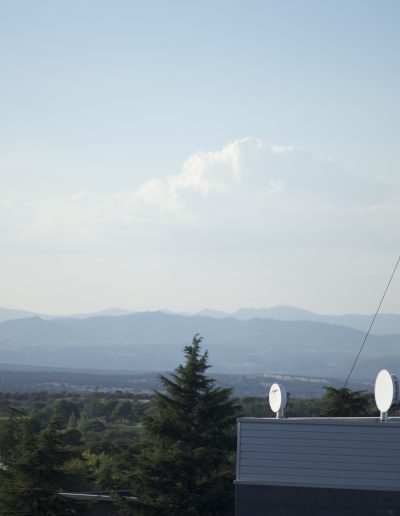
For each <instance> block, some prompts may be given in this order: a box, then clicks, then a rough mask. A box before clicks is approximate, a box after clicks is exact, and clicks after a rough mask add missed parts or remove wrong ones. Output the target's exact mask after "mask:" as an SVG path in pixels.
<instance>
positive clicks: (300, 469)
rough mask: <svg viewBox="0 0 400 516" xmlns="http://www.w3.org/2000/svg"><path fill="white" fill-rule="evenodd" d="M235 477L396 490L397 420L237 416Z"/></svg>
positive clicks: (399, 480) (399, 473)
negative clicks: (353, 421)
mask: <svg viewBox="0 0 400 516" xmlns="http://www.w3.org/2000/svg"><path fill="white" fill-rule="evenodd" d="M240 425H241V426H240V434H239V436H238V458H237V465H238V470H237V481H239V482H240V481H246V482H250V483H251V481H254V483H265V484H270V485H272V484H275V485H276V484H277V483H280V484H281V485H298V486H301V485H315V486H319V487H325V486H326V487H327V486H329V487H332V486H333V487H334V486H338V487H349V488H350V487H353V488H359V489H368V488H377V489H385V488H388V489H394V490H400V425H397V424H396V425H391V424H379V423H375V422H373V423H369V424H354V425H350V424H347V423H340V422H334V421H332V422H325V423H324V424H319V423H318V422H315V421H309V422H307V421H306V420H304V421H303V422H294V421H293V420H292V421H291V420H288V421H286V420H282V421H278V420H268V419H265V420H254V421H249V420H247V421H241V422H240Z"/></svg>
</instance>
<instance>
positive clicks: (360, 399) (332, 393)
mask: <svg viewBox="0 0 400 516" xmlns="http://www.w3.org/2000/svg"><path fill="white" fill-rule="evenodd" d="M368 408H369V400H368V398H367V396H366V395H365V392H363V391H352V390H351V389H348V388H347V387H341V388H339V389H335V388H334V387H325V395H324V397H323V398H322V409H321V416H326V417H362V416H366V415H367V414H368Z"/></svg>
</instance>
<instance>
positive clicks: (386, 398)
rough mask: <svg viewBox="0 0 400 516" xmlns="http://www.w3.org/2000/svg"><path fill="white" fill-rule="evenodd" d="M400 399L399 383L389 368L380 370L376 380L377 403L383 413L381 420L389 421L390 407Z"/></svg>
mask: <svg viewBox="0 0 400 516" xmlns="http://www.w3.org/2000/svg"><path fill="white" fill-rule="evenodd" d="M398 399H399V384H398V381H397V378H396V376H395V375H394V374H391V373H390V372H389V371H388V370H387V369H382V370H381V371H379V373H378V375H377V377H376V380H375V403H376V406H377V407H378V409H379V410H380V413H381V421H387V419H388V416H387V413H388V412H389V409H390V407H391V406H392V405H393V403H396V402H397V401H398Z"/></svg>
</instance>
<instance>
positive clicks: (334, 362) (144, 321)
mask: <svg viewBox="0 0 400 516" xmlns="http://www.w3.org/2000/svg"><path fill="white" fill-rule="evenodd" d="M196 333H199V334H200V335H201V336H202V337H203V338H204V342H203V347H204V349H208V350H209V355H210V363H211V365H212V366H213V370H214V371H216V372H219V373H229V374H254V373H268V374H273V373H282V374H299V375H306V376H317V377H322V378H328V377H331V378H335V377H337V378H343V377H346V375H347V373H348V371H349V369H350V367H351V365H352V363H353V360H354V358H355V356H356V354H357V352H358V350H359V348H360V345H361V343H362V341H363V339H364V336H365V332H363V331H360V330H358V329H354V328H349V327H346V326H340V325H337V324H331V323H329V324H327V323H325V322H318V321H304V320H303V321H284V320H277V319H264V318H250V319H248V320H242V319H239V318H234V317H225V318H217V317H208V316H205V315H194V316H189V315H178V314H170V313H164V312H143V313H134V314H130V313H129V314H127V315H114V316H110V315H100V316H95V317H86V318H78V317H61V318H54V319H43V318H40V317H37V316H35V317H28V318H21V319H13V320H8V321H4V322H3V323H1V324H0V363H3V364H17V365H31V366H32V365H36V366H51V367H61V366H63V367H73V368H85V369H94V368H98V369H114V370H117V369H118V370H121V369H124V370H132V371H165V370H171V369H173V368H175V367H176V366H177V364H179V363H180V362H182V360H183V354H182V350H183V348H184V346H185V345H187V344H189V343H190V342H191V340H192V338H193V336H194V335H195V334H196ZM383 367H386V368H389V369H391V370H393V371H394V372H395V371H396V370H400V335H399V334H398V335H395V334H393V335H375V334H371V335H370V337H369V339H368V341H367V344H366V347H365V350H364V351H363V353H362V355H361V358H360V360H359V362H358V364H357V367H356V369H355V371H354V378H360V379H368V380H371V379H372V380H373V379H374V378H375V375H376V373H377V372H378V371H379V369H381V368H383Z"/></svg>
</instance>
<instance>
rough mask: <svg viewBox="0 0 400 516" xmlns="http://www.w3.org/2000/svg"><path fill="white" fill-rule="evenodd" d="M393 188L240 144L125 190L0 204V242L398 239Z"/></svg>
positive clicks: (212, 243) (86, 245)
mask: <svg viewBox="0 0 400 516" xmlns="http://www.w3.org/2000/svg"><path fill="white" fill-rule="evenodd" d="M399 199H400V192H399V189H398V187H396V186H395V185H391V184H389V183H387V182H385V181H383V180H382V179H377V178H366V177H362V176H355V175H352V174H350V173H348V172H347V171H345V170H344V169H343V167H341V165H340V164H339V163H337V162H335V161H334V160H332V159H324V158H317V157H314V156H312V155H311V154H310V153H308V152H306V151H305V150H303V149H300V148H297V147H294V146H290V145H289V146H279V145H271V144H268V143H266V142H263V141H262V140H259V139H255V138H243V139H239V140H236V141H234V142H232V143H229V144H227V145H225V146H224V147H222V148H221V149H219V150H216V151H212V152H205V151H198V152H195V153H193V154H192V155H190V156H189V157H188V158H187V159H186V161H185V162H184V163H183V165H182V169H181V171H180V172H179V173H177V174H176V175H172V176H163V175H162V174H160V177H156V178H153V179H151V180H150V181H148V182H145V183H143V184H142V185H140V186H139V188H137V189H135V190H133V191H126V192H115V193H110V195H108V196H98V195H96V193H95V192H80V193H77V194H76V195H75V196H73V197H71V198H59V199H53V200H50V201H49V200H46V201H37V202H31V203H19V202H18V201H13V200H8V201H7V200H6V199H4V200H2V201H0V239H1V240H0V241H1V245H2V246H6V247H10V246H11V247H13V246H28V247H34V248H35V249H37V250H40V249H45V250H47V251H48V250H51V249H52V248H54V249H59V248H60V247H61V248H62V247H68V248H69V249H70V250H71V251H72V252H73V250H74V249H76V251H77V252H78V251H79V252H80V251H82V250H84V249H86V250H89V249H98V248H101V247H107V246H108V247H110V246H112V247H113V248H114V249H117V250H120V251H121V250H122V249H123V248H125V247H130V248H132V247H137V248H138V249H140V250H141V252H143V251H144V250H145V249H146V246H149V248H150V249H154V248H157V246H160V248H164V249H166V248H167V247H168V246H169V245H171V244H172V245H182V246H183V247H186V248H187V247H188V246H189V244H190V242H192V244H195V243H196V242H197V244H201V245H204V246H205V247H206V248H209V249H212V248H213V247H215V248H216V249H220V250H223V248H224V247H225V246H226V248H227V249H229V248H232V247H233V248H235V247H238V248H242V249H243V248H245V247H246V246H247V247H250V248H254V249H257V248H258V247H259V246H264V247H265V246H281V247H290V246H306V245H330V246H334V245H357V244H360V245H365V244H366V243H367V242H368V241H371V239H372V240H375V239H377V241H379V244H380V245H389V246H391V245H396V244H398V242H399V236H400V233H399V228H398V224H397V221H398V220H400V209H399V206H400V203H399Z"/></svg>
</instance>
